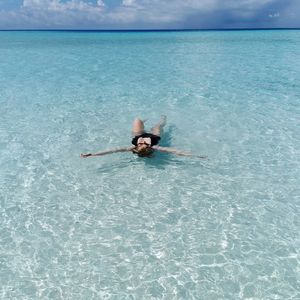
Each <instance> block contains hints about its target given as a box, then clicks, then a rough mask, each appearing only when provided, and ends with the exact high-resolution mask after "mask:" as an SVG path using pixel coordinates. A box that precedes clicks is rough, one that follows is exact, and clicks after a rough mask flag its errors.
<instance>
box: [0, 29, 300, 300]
mask: <svg viewBox="0 0 300 300" xmlns="http://www.w3.org/2000/svg"><path fill="white" fill-rule="evenodd" d="M162 114H165V115H167V117H168V124H167V126H166V130H165V135H164V137H163V138H162V142H161V145H162V146H171V147H174V148H177V149H180V150H185V151H190V152H193V153H195V154H201V155H207V156H208V158H209V159H208V160H201V159H197V158H190V157H178V156H174V155H167V154H160V153H157V154H156V155H155V157H154V158H151V159H149V158H146V159H145V158H139V157H137V156H135V155H133V154H131V153H120V154H112V155H108V156H103V157H97V158H88V159H81V158H80V157H79V156H80V153H81V152H96V151H101V150H107V149H110V148H115V147H119V146H129V145H130V142H131V134H130V131H131V123H132V121H133V119H134V118H135V117H140V118H144V119H148V120H147V122H146V125H147V128H151V126H152V125H153V124H154V123H155V122H157V121H158V120H159V118H160V115H162ZM0 154H1V155H0V222H1V223H0V224H1V226H0V283H1V284H0V298H1V299H116V300H120V299H128V300H129V299H137V300H140V299H188V300H191V299H208V300H211V299H284V300H286V299H300V284H299V282H300V264H299V262H300V252H299V249H300V217H299V216H300V31H298V30H291V31H290V30H280V31H278V30H274V31H270V30H268V31H191V32H189V31H183V32H180V31H179V32H171V31H170V32H51V31H47V32H39V31H31V32H26V31H23V32H18V31H16V32H10V31H7V32H0Z"/></svg>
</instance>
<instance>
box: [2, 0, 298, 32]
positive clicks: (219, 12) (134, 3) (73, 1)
mask: <svg viewBox="0 0 300 300" xmlns="http://www.w3.org/2000/svg"><path fill="white" fill-rule="evenodd" d="M0 1H2V0H0ZM104 1H105V3H104ZM297 1H299V0H289V1H287V2H288V3H286V2H285V3H283V2H282V0H239V1H237V0H226V1H224V0H121V1H120V5H119V6H118V7H116V6H115V4H114V5H112V4H111V2H110V1H109V0H23V5H22V6H21V8H20V9H18V10H17V9H15V10H12V11H0V28H5V26H6V27H9V26H10V27H20V25H18V24H24V25H23V27H27V28H29V27H34V28H36V27H39V28H45V27H47V28H49V27H50V28H51V27H52V28H81V27H85V28H86V27H89V28H120V29H122V28H218V27H219V28H230V27H232V28H234V27H243V26H244V27H246V26H247V27H252V25H253V26H254V27H255V26H259V24H262V23H259V22H267V23H264V24H267V25H270V26H272V24H277V23H278V20H285V19H286V20H288V18H287V17H286V18H284V16H285V15H287V14H288V13H287V12H284V11H287V8H288V7H291V3H294V5H295V3H296V2H297ZM297 3H298V2H297ZM298 6H299V5H298V4H297V5H296V7H298ZM295 11H299V9H298V10H295V9H294V10H293V13H294V12H295ZM274 12H275V13H274ZM289 14H291V12H289ZM296 15H298V14H296ZM279 16H280V18H279ZM296 19H297V18H296V17H294V19H293V20H294V23H296V22H298V24H299V21H296ZM299 19H300V18H299ZM22 22H23V23H22ZM275 22H277V23H275ZM7 24H8V25H7ZM38 24H39V25H38ZM17 25H18V26H17ZM21 27H22V26H21Z"/></svg>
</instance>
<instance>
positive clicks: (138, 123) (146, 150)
mask: <svg viewBox="0 0 300 300" xmlns="http://www.w3.org/2000/svg"><path fill="white" fill-rule="evenodd" d="M165 125H166V117H165V116H162V117H161V120H160V122H159V123H158V124H156V125H155V126H154V127H153V128H152V129H151V133H146V132H145V129H144V121H142V120H140V119H135V120H134V122H133V128H132V134H133V139H132V141H131V143H132V144H133V145H134V146H131V147H124V148H116V149H112V150H108V151H103V152H99V153H86V154H83V153H82V154H81V155H80V156H81V157H83V158H86V157H89V156H101V155H106V154H111V153H117V152H129V151H131V152H133V153H136V154H137V155H138V156H141V157H151V155H152V154H153V152H154V150H157V151H161V152H168V153H174V154H177V155H182V156H195V157H199V158H206V156H198V155H193V154H191V153H187V152H182V151H178V150H176V149H174V148H169V147H161V146H159V145H158V143H159V141H160V139H161V135H162V134H163V128H164V126H165Z"/></svg>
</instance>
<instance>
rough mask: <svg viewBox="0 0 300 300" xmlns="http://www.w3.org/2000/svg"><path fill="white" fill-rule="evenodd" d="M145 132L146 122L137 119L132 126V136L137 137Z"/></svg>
mask: <svg viewBox="0 0 300 300" xmlns="http://www.w3.org/2000/svg"><path fill="white" fill-rule="evenodd" d="M144 132H145V129H144V122H143V121H142V120H140V119H135V120H134V121H133V125H132V135H133V136H137V135H141V134H143V133H144Z"/></svg>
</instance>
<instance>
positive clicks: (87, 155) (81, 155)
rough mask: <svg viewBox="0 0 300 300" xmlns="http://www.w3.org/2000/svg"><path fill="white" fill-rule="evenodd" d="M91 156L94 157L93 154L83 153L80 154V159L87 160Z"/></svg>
mask: <svg viewBox="0 0 300 300" xmlns="http://www.w3.org/2000/svg"><path fill="white" fill-rule="evenodd" d="M89 156H92V153H86V154H84V153H81V154H80V157H82V158H87V157H89Z"/></svg>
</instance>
